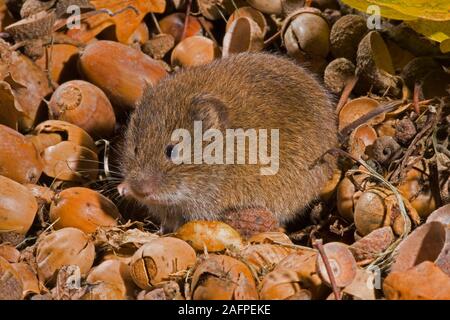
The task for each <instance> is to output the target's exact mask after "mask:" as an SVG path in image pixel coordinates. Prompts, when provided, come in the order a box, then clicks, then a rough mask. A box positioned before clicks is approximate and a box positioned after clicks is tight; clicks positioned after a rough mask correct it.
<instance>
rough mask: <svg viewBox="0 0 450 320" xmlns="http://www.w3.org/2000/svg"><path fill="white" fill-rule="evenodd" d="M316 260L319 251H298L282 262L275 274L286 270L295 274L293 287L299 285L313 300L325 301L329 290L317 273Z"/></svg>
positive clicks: (276, 268)
mask: <svg viewBox="0 0 450 320" xmlns="http://www.w3.org/2000/svg"><path fill="white" fill-rule="evenodd" d="M316 260H317V251H315V250H312V249H311V250H304V251H298V252H295V253H292V254H290V255H288V256H287V257H286V258H284V259H283V260H281V261H280V263H278V265H277V266H276V267H275V269H274V271H273V272H275V273H279V272H282V271H286V270H288V271H290V272H292V271H293V272H295V278H296V280H295V283H292V285H294V286H295V284H296V283H297V284H298V285H299V286H300V288H301V289H304V290H307V291H308V292H309V296H310V298H311V299H323V298H324V297H325V296H326V295H327V293H328V292H329V289H328V287H327V286H326V285H325V283H324V282H323V281H322V279H321V277H320V275H319V273H318V271H317V268H316ZM269 274H270V273H269ZM266 277H267V276H266ZM295 278H294V279H295ZM263 281H264V280H263ZM261 285H262V283H261ZM277 291H278V290H277ZM281 294H284V293H281Z"/></svg>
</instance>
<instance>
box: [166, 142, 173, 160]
mask: <svg viewBox="0 0 450 320" xmlns="http://www.w3.org/2000/svg"><path fill="white" fill-rule="evenodd" d="M172 151H173V145H171V144H169V145H168V146H167V147H166V157H167V159H169V160H170V159H171V158H172Z"/></svg>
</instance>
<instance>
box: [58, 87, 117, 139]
mask: <svg viewBox="0 0 450 320" xmlns="http://www.w3.org/2000/svg"><path fill="white" fill-rule="evenodd" d="M49 109H50V115H51V117H52V118H54V119H57V120H63V121H67V122H70V123H73V124H75V125H77V126H79V127H80V128H82V129H84V130H85V131H86V132H87V133H89V134H90V135H91V136H92V137H94V138H106V137H109V136H111V135H112V133H113V132H114V127H115V125H116V117H115V115H114V110H113V107H112V106H111V103H110V102H109V100H108V98H107V97H106V95H105V94H104V93H103V91H102V90H101V89H99V88H98V87H96V86H94V85H93V84H91V83H89V82H86V81H82V80H73V81H69V82H66V83H64V84H62V85H61V86H59V87H58V88H57V89H56V90H55V92H54V93H53V95H52V97H51V99H50V102H49Z"/></svg>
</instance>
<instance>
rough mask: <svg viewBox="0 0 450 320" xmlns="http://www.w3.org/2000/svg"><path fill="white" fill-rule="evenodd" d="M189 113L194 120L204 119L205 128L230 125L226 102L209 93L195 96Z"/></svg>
mask: <svg viewBox="0 0 450 320" xmlns="http://www.w3.org/2000/svg"><path fill="white" fill-rule="evenodd" d="M189 114H190V117H191V119H192V120H193V121H202V125H203V128H205V129H210V128H215V129H224V128H226V127H227V125H228V113H227V108H226V105H225V103H224V102H223V101H221V100H220V99H218V98H216V97H214V96H212V95H209V94H202V95H198V96H195V97H194V98H193V99H192V101H191V104H190V110H189Z"/></svg>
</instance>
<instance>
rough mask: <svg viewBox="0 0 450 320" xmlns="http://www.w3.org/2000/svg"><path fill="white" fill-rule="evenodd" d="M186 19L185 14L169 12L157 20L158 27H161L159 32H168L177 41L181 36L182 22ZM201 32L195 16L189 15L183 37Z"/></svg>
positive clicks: (199, 34)
mask: <svg viewBox="0 0 450 320" xmlns="http://www.w3.org/2000/svg"><path fill="white" fill-rule="evenodd" d="M185 21H186V15H185V14H184V13H181V12H175V13H172V14H169V15H167V16H165V17H164V18H162V19H161V20H159V27H160V29H161V32H162V33H161V34H170V35H171V36H172V37H173V38H174V39H175V43H176V44H177V43H179V42H180V41H181V40H183V39H181V37H182V36H183V30H184V23H185ZM202 33H203V29H202V25H201V24H200V22H199V21H198V19H197V18H196V17H193V16H189V19H188V25H187V27H186V33H185V34H184V37H185V38H189V37H192V36H201V35H202Z"/></svg>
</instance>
